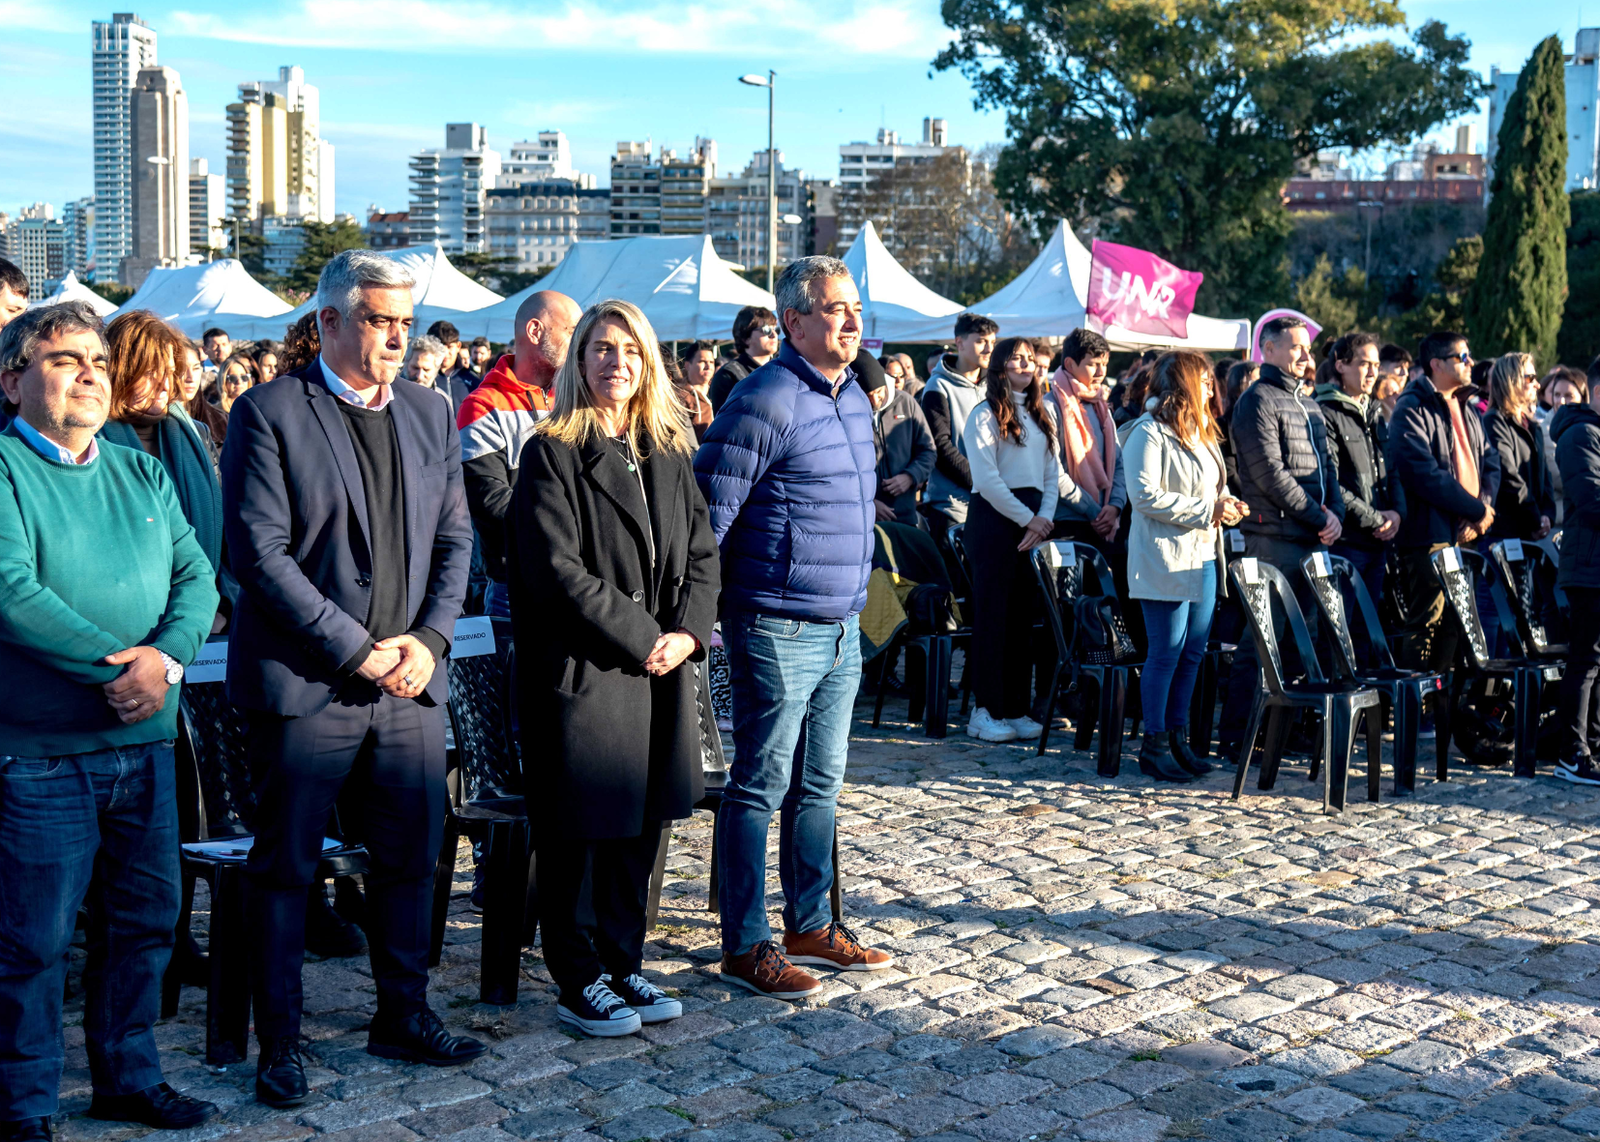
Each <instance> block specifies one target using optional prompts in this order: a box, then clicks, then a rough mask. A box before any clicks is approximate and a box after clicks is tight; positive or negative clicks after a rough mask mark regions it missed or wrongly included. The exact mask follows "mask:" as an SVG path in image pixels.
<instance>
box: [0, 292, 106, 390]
mask: <svg viewBox="0 0 1600 1142" xmlns="http://www.w3.org/2000/svg"><path fill="white" fill-rule="evenodd" d="M105 330H106V327H105V323H104V322H102V321H101V320H100V315H99V314H97V313H95V311H94V307H93V306H91V305H90V304H89V303H88V302H86V301H63V302H61V303H60V304H58V305H38V306H35V307H34V308H32V309H25V310H23V311H22V313H21V314H19V315H18V316H17V317H16V318H15V319H13V320H12V321H11V323H10V324H8V325H7V326H6V327H5V329H4V330H0V373H20V372H23V371H24V370H26V369H27V367H28V365H29V363H30V362H31V361H32V360H33V354H34V350H36V349H38V347H39V342H41V341H48V340H51V339H52V338H55V337H59V336H61V334H63V333H93V334H94V335H95V336H96V337H98V338H100V344H101V345H102V346H104V345H105V340H106V333H105Z"/></svg>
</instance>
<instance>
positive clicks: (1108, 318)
mask: <svg viewBox="0 0 1600 1142" xmlns="http://www.w3.org/2000/svg"><path fill="white" fill-rule="evenodd" d="M1092 256H1093V259H1094V260H1093V263H1092V264H1091V266H1090V269H1089V300H1088V304H1087V305H1086V306H1085V308H1086V309H1087V310H1088V311H1089V313H1090V314H1092V315H1093V316H1095V317H1097V318H1099V319H1100V321H1102V322H1103V323H1104V324H1105V325H1107V326H1111V325H1117V326H1120V327H1122V328H1123V329H1129V330H1132V331H1133V332H1135V333H1154V334H1158V335H1160V336H1165V337H1187V336H1189V314H1191V313H1193V312H1194V295H1195V293H1196V291H1197V290H1199V288H1200V283H1201V282H1203V281H1204V280H1205V275H1204V274H1202V273H1196V272H1192V271H1190V270H1180V269H1179V268H1178V267H1177V266H1175V265H1173V264H1172V263H1171V262H1168V261H1166V260H1164V259H1162V258H1158V257H1156V256H1155V255H1154V254H1152V253H1150V252H1149V251H1148V250H1136V249H1134V248H1133V247H1132V246H1119V245H1117V244H1116V243H1114V242H1102V241H1099V240H1098V239H1096V240H1095V243H1094V246H1093V253H1092Z"/></svg>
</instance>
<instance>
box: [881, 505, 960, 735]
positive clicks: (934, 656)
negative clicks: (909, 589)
mask: <svg viewBox="0 0 1600 1142" xmlns="http://www.w3.org/2000/svg"><path fill="white" fill-rule="evenodd" d="M877 531H878V533H879V534H878V537H877V541H876V548H877V549H876V552H875V554H874V556H873V566H874V567H884V568H887V569H889V570H893V571H895V572H896V573H898V574H899V575H901V576H903V577H904V578H905V579H906V580H909V581H910V582H914V583H916V584H918V586H919V588H920V587H923V586H924V585H932V586H935V587H939V588H943V589H944V590H945V591H948V592H949V593H950V594H951V596H954V594H955V591H954V588H953V587H952V586H951V584H950V577H949V572H948V570H947V568H946V566H945V560H944V559H943V557H942V555H943V553H942V552H941V551H940V550H939V547H938V545H937V544H935V543H934V542H933V540H932V539H931V538H930V537H929V536H928V535H927V533H925V532H923V531H920V530H918V529H917V528H914V527H909V526H906V525H904V524H896V523H880V524H878V525H877ZM959 605H960V603H959V600H958V601H957V606H959ZM971 638H972V628H971V627H970V626H964V625H958V626H957V627H956V629H955V630H930V629H928V628H927V624H926V623H923V624H921V625H919V624H918V621H917V618H916V616H915V615H911V616H908V619H907V621H906V623H905V624H903V625H902V626H901V627H900V629H899V630H897V631H896V632H895V633H894V636H893V637H892V638H891V639H890V640H889V643H888V645H887V646H885V647H884V648H883V649H882V650H881V651H879V652H878V672H877V673H878V693H877V700H876V701H875V702H874V704H873V707H872V728H873V729H877V728H878V725H879V723H880V721H881V720H882V718H883V702H884V698H885V697H886V696H887V694H888V682H889V677H890V670H891V669H892V667H893V665H894V662H895V659H896V658H897V657H898V655H899V654H900V652H901V651H905V652H906V684H907V688H908V690H909V691H910V693H909V694H908V696H907V699H908V700H907V706H908V709H907V714H906V716H907V718H908V719H909V720H910V721H913V722H915V721H921V722H922V724H923V732H924V733H925V734H926V735H927V736H928V737H930V738H942V737H944V736H945V735H946V734H947V733H948V732H949V725H950V664H951V661H952V659H953V657H954V653H955V647H956V646H957V645H958V644H960V643H963V642H967V643H970V640H971ZM917 664H920V665H921V667H922V686H921V687H920V688H918V687H917V686H916V685H915V684H914V674H915V672H914V671H913V669H912V667H913V666H914V665H917Z"/></svg>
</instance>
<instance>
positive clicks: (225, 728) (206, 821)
mask: <svg viewBox="0 0 1600 1142" xmlns="http://www.w3.org/2000/svg"><path fill="white" fill-rule="evenodd" d="M225 690H226V687H225V685H224V684H223V683H221V682H185V683H184V684H183V696H182V701H181V705H180V709H181V711H182V714H183V722H184V730H185V736H186V737H187V741H188V746H189V752H190V753H192V755H193V758H194V771H195V775H196V778H197V780H198V783H199V805H198V810H199V815H200V816H199V822H198V826H197V829H196V838H195V839H197V840H207V839H209V838H212V837H226V836H238V835H240V834H244V833H248V832H250V831H251V823H252V822H253V821H254V820H255V812H256V794H255V786H254V784H253V782H252V781H251V780H250V758H249V741H250V726H249V722H248V721H247V720H246V718H245V715H244V712H243V711H242V710H239V709H237V708H236V707H235V706H234V705H233V703H232V702H229V701H228V695H227V693H226V692H225ZM180 740H181V739H180Z"/></svg>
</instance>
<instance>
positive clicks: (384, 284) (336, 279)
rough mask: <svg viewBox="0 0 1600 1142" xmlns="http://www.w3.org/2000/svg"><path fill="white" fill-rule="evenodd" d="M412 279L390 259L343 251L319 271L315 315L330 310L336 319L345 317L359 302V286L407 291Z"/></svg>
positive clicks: (368, 251) (376, 255)
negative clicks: (334, 311) (332, 310)
mask: <svg viewBox="0 0 1600 1142" xmlns="http://www.w3.org/2000/svg"><path fill="white" fill-rule="evenodd" d="M416 284H417V283H416V279H415V278H413V277H412V276H411V274H410V273H409V272H408V271H407V270H406V268H405V267H404V266H402V265H401V264H400V263H399V262H397V261H395V260H394V259H393V258H386V257H384V256H383V255H382V254H376V253H373V252H372V251H371V250H344V251H342V252H340V253H338V254H335V255H334V256H333V258H332V260H331V261H329V262H328V264H327V265H325V266H323V267H322V276H321V277H319V278H318V279H317V312H318V313H321V312H322V311H323V310H324V309H328V308H330V307H331V308H333V309H336V310H338V311H339V316H340V317H349V316H350V311H351V310H352V309H353V308H355V304H356V302H357V301H359V300H360V299H361V288H362V287H363V286H377V287H378V288H380V289H410V288H411V287H412V286H414V285H416Z"/></svg>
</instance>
